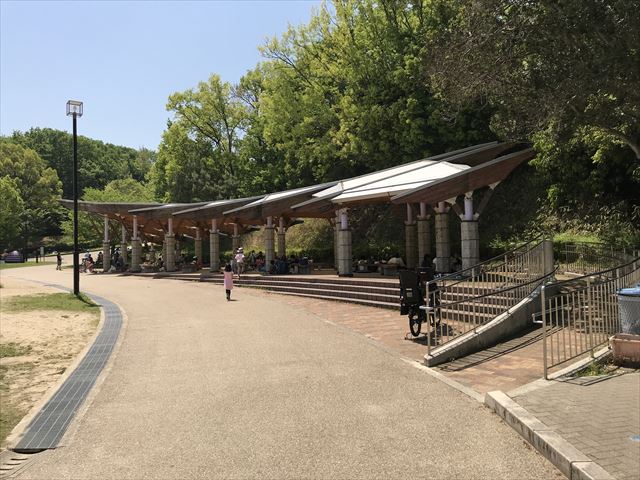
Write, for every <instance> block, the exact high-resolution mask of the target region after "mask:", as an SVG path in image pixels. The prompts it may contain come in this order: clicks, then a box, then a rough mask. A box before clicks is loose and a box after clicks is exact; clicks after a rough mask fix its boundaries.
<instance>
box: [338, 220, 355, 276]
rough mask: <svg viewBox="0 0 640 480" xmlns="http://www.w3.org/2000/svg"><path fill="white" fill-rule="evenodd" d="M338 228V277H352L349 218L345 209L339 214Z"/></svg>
mask: <svg viewBox="0 0 640 480" xmlns="http://www.w3.org/2000/svg"><path fill="white" fill-rule="evenodd" d="M338 228H339V230H338V276H340V277H353V256H352V254H351V230H349V217H348V216H347V210H346V209H343V210H342V211H341V213H340V223H339V224H338Z"/></svg>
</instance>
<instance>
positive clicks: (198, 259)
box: [193, 228, 202, 265]
mask: <svg viewBox="0 0 640 480" xmlns="http://www.w3.org/2000/svg"><path fill="white" fill-rule="evenodd" d="M193 242H194V250H195V255H196V262H197V264H198V265H202V237H201V236H200V228H197V229H196V239H195V240H194V241H193Z"/></svg>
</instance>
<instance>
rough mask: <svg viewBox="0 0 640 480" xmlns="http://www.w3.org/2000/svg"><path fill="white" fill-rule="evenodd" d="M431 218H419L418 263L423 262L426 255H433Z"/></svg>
mask: <svg viewBox="0 0 640 480" xmlns="http://www.w3.org/2000/svg"><path fill="white" fill-rule="evenodd" d="M429 226H430V224H429V218H428V217H427V218H418V265H420V263H422V260H423V259H424V256H425V255H426V254H427V253H428V254H429V255H431V229H430V228H429Z"/></svg>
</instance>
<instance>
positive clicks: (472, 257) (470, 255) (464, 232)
mask: <svg viewBox="0 0 640 480" xmlns="http://www.w3.org/2000/svg"><path fill="white" fill-rule="evenodd" d="M460 238H461V244H462V269H463V270H464V269H466V268H471V267H473V266H474V265H476V264H478V263H480V235H479V234H478V221H477V220H463V221H462V222H461V223H460Z"/></svg>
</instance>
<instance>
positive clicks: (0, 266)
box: [0, 262, 56, 270]
mask: <svg viewBox="0 0 640 480" xmlns="http://www.w3.org/2000/svg"><path fill="white" fill-rule="evenodd" d="M55 264H56V262H38V263H36V262H25V263H0V270H9V269H10V268H21V267H41V266H42V265H55Z"/></svg>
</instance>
